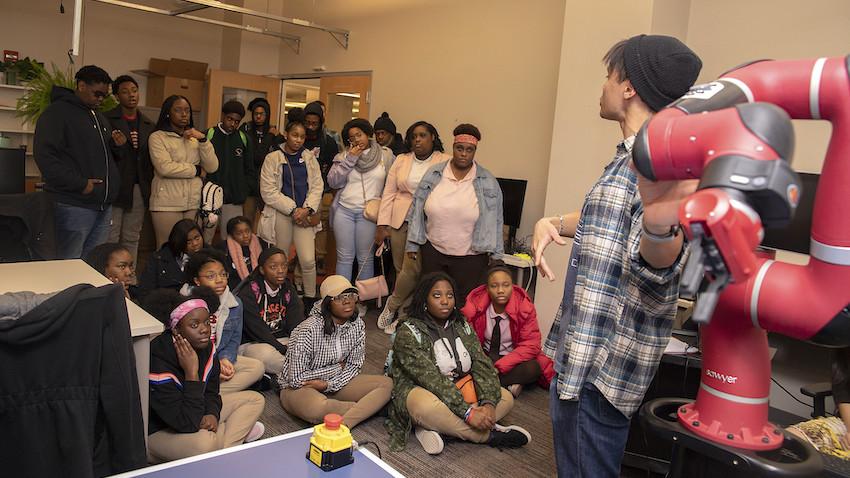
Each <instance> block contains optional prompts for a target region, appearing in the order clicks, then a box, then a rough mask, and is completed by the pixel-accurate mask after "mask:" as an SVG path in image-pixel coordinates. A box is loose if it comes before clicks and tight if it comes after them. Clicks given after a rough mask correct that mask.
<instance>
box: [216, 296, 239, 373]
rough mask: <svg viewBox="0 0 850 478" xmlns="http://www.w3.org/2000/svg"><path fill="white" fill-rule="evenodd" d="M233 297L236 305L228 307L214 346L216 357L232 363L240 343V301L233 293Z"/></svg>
mask: <svg viewBox="0 0 850 478" xmlns="http://www.w3.org/2000/svg"><path fill="white" fill-rule="evenodd" d="M228 293H229V290H228ZM233 298H234V299H236V305H234V306H232V307H230V308H229V309H228V313H227V320H226V321H225V322H224V327H223V328H222V329H221V337H219V339H218V343H217V344H216V347H217V348H218V358H220V359H223V358H226V359H227V360H230V361H231V362H232V363H236V354H237V353H238V351H239V344H241V343H242V301H241V300H239V297H236V296H235V295H233Z"/></svg>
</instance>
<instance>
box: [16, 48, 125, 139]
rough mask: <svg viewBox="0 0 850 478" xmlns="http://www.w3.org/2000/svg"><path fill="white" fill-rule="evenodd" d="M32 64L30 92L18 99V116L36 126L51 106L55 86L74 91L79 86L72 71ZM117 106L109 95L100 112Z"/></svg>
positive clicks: (113, 98) (28, 85) (104, 100)
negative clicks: (43, 113)
mask: <svg viewBox="0 0 850 478" xmlns="http://www.w3.org/2000/svg"><path fill="white" fill-rule="evenodd" d="M31 64H32V65H33V70H34V73H33V75H32V78H31V79H30V80H29V81H27V87H28V88H29V91H27V93H26V94H25V95H23V96H21V97H20V98H18V103H17V105H16V109H17V110H18V113H17V114H18V116H19V117H21V118H23V119H24V121H26V122H28V123H29V124H32V125H34V124H35V123H36V121H38V117H39V116H41V113H42V112H44V110H45V109H47V107H48V106H49V105H50V94H51V92H52V91H53V87H54V86H63V87H65V88H69V89H72V90H73V89H75V88H76V86H77V85H76V82H75V81H74V74H73V73H71V71H70V70H62V69H60V68H57V67H56V65H54V64H51V70H52V71H47V69H46V68H44V67H43V66H41V65H40V64H38V63H31ZM117 105H118V101H117V100H116V99H115V97H114V96H112V95H108V96H107V97H106V98H104V99H103V102H102V103H101V105H100V111H107V110H111V109H112V108H115V107H116V106H117Z"/></svg>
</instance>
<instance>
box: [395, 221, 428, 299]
mask: <svg viewBox="0 0 850 478" xmlns="http://www.w3.org/2000/svg"><path fill="white" fill-rule="evenodd" d="M406 245H407V223H406V222H405V223H404V224H402V225H401V227H400V228H399V229H393V228H392V227H390V248H391V249H392V253H393V265H394V266H395V272H396V279H395V287H393V293H392V294H391V295H390V298H389V299H387V309H389V310H390V311H392V312H395V311H397V310H399V309H400V308H401V306H402V305H403V304H404V303H405V302H406V301H407V299H408V298H409V297H410V294H412V293H413V289H414V288H415V287H416V283H417V282H419V275H420V273H421V271H422V263H421V262H419V254H417V255H416V259H411V258H410V257H408V256H407V253H406V252H405V251H404V248H405V246H406Z"/></svg>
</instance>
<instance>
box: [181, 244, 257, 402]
mask: <svg viewBox="0 0 850 478" xmlns="http://www.w3.org/2000/svg"><path fill="white" fill-rule="evenodd" d="M226 261H227V259H226V258H225V256H224V254H223V253H222V252H221V251H218V250H216V249H209V248H207V249H201V250H200V251H198V252H196V253H195V254H193V255H192V257H190V258H189V262H188V263H187V264H186V269H185V272H186V280H187V282H186V284H185V285H184V286H183V288H182V289H181V290H180V293H181V294H183V295H189V294H191V293H192V291H193V290H194V289H195V288H196V287H199V286H203V287H209V288H210V289H212V290H213V291H215V293H216V295H217V296H218V299H219V302H220V305H219V307H218V309H217V310H215V311H212V312H213V313H212V318H211V319H212V322H213V323H212V325H213V328H212V332H211V335H212V339H211V340H212V341H213V342H215V344H216V348H217V349H218V359H219V365H220V366H221V376H220V379H221V393H232V392H238V391H241V390H245V389H246V388H248V387H250V386H251V385H253V384H254V383H256V382H257V381H258V380H260V378H261V377H262V376H263V363H262V362H260V361H259V360H256V359H252V358H250V357H237V353H238V349H239V344H240V343H241V342H242V302H241V301H240V300H239V299H238V298H237V297H236V296H235V295H233V293H232V292H230V287H228V285H227V279H228V277H229V276H230V274H228V273H227V269H225V267H224V264H225V263H226Z"/></svg>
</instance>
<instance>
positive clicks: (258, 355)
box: [239, 337, 289, 374]
mask: <svg viewBox="0 0 850 478" xmlns="http://www.w3.org/2000/svg"><path fill="white" fill-rule="evenodd" d="M277 341H278V342H280V343H282V344H283V345H289V337H283V338H280V339H277ZM239 355H244V356H245V357H250V358H252V359H257V360H259V361H260V362H263V366H264V367H265V369H266V373H270V374H279V373H280V372H282V371H283V355H281V354H280V352H278V351H277V349H276V348H274V347H272V346H271V345H269V344H264V343H257V342H250V343H247V344H242V345H240V346H239ZM240 360H241V359H240Z"/></svg>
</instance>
